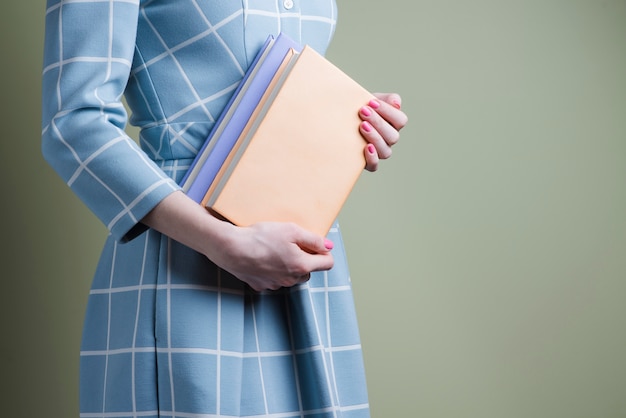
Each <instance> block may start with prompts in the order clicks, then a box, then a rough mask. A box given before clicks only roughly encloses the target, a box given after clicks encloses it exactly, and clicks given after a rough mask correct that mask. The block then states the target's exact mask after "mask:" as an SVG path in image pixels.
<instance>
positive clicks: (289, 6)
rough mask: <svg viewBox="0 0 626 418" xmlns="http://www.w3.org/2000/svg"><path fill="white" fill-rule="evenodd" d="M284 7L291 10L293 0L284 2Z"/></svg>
mask: <svg viewBox="0 0 626 418" xmlns="http://www.w3.org/2000/svg"><path fill="white" fill-rule="evenodd" d="M283 6H284V7H285V9H287V10H289V9H291V8H292V7H293V0H285V1H283Z"/></svg>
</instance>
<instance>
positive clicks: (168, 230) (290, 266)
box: [142, 93, 407, 291]
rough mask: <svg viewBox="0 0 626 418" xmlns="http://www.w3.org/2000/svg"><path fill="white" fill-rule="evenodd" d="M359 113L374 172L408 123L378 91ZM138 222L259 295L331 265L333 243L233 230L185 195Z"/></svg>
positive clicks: (272, 231)
mask: <svg viewBox="0 0 626 418" xmlns="http://www.w3.org/2000/svg"><path fill="white" fill-rule="evenodd" d="M375 97H376V99H374V100H372V101H370V102H369V103H366V104H364V106H363V107H361V108H360V109H358V113H359V116H360V118H361V124H360V126H359V129H360V132H361V135H362V136H363V138H365V140H366V142H367V144H366V145H365V148H364V154H365V161H366V164H365V169H366V170H368V171H372V172H373V171H376V170H377V169H378V166H379V163H380V160H385V159H387V158H389V157H391V148H392V147H393V146H394V145H395V144H396V143H397V142H398V140H399V138H400V134H399V131H400V130H401V129H402V128H403V127H404V125H405V124H406V123H407V116H406V114H404V112H402V110H401V109H400V108H401V98H400V96H399V95H398V94H395V93H377V94H375ZM142 222H143V223H144V224H146V225H148V226H149V227H151V228H153V229H155V230H157V231H159V232H161V233H163V234H165V235H167V236H169V237H170V238H172V239H174V240H176V241H178V242H180V243H182V244H185V245H187V246H188V247H190V248H192V249H194V250H196V251H198V252H199V253H201V254H203V255H205V256H206V257H207V258H209V259H210V260H211V261H213V262H214V263H215V264H216V265H218V266H219V267H221V268H223V269H224V270H226V271H228V272H230V273H232V274H233V275H235V277H237V278H238V279H240V280H242V281H243V282H245V283H247V284H248V285H249V286H250V287H251V288H253V289H254V290H257V291H262V290H276V289H278V288H280V287H290V286H293V285H296V284H298V283H302V282H304V281H306V280H308V279H309V277H310V273H311V272H313V271H323V270H329V269H331V268H332V267H333V256H332V254H331V252H330V250H331V249H332V247H333V244H332V242H330V241H329V240H327V239H326V238H324V237H322V236H319V235H317V234H314V233H312V232H309V231H307V230H305V229H303V228H300V227H299V226H297V225H295V224H290V223H280V222H261V223H257V224H254V225H251V226H248V227H238V226H234V225H232V224H230V223H228V222H224V221H221V220H218V219H217V218H215V217H213V216H212V215H211V214H209V212H208V211H207V210H205V209H204V208H203V207H202V206H200V205H198V204H197V203H196V202H195V201H193V200H191V199H190V198H188V197H187V196H186V195H185V194H184V193H183V192H180V191H178V192H174V193H172V194H170V195H169V196H167V197H166V198H165V199H163V200H162V201H161V202H160V203H159V204H158V205H157V206H155V208H154V209H153V210H152V211H151V212H150V213H148V215H146V216H145V217H144V218H143V219H142Z"/></svg>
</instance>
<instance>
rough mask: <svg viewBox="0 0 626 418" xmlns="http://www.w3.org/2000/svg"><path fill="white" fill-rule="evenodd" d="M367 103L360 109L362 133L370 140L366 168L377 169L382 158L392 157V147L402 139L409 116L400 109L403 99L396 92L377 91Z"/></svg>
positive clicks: (366, 152) (366, 149)
mask: <svg viewBox="0 0 626 418" xmlns="http://www.w3.org/2000/svg"><path fill="white" fill-rule="evenodd" d="M374 96H375V97H376V99H372V100H371V101H370V102H369V103H368V104H367V105H365V106H363V107H362V108H361V109H359V116H360V117H361V120H362V122H361V125H360V126H359V129H360V131H361V135H363V137H364V138H365V140H366V141H367V142H368V145H367V146H366V147H365V162H366V164H365V169H366V170H368V171H376V170H377V169H378V163H379V161H380V160H385V159H387V158H389V157H391V147H393V146H394V145H395V144H396V143H397V142H398V140H399V139H400V129H402V128H403V127H404V126H405V125H406V123H407V121H408V118H407V116H406V114H404V112H402V111H401V110H400V108H401V104H402V99H401V98H400V96H399V95H398V94H395V93H376V94H374Z"/></svg>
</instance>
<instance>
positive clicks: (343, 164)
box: [205, 46, 373, 235]
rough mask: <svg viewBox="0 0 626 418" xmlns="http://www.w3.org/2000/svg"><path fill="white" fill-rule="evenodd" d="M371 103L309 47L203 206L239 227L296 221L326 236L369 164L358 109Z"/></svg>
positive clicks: (279, 85)
mask: <svg viewBox="0 0 626 418" xmlns="http://www.w3.org/2000/svg"><path fill="white" fill-rule="evenodd" d="M371 98H373V95H372V94H371V93H369V92H368V91H367V90H366V89H365V88H363V87H362V86H360V85H359V84H358V83H357V82H356V81H354V80H353V79H351V78H350V77H349V76H347V75H346V74H345V73H344V72H342V71H341V70H340V69H339V68H337V67H336V66H334V65H333V64H332V63H331V62H330V61H328V60H327V59H326V58H324V57H323V56H321V55H320V54H319V53H317V52H316V51H314V50H313V49H312V48H310V47H308V46H305V47H304V48H303V50H302V52H301V53H299V54H297V55H296V56H295V58H294V61H293V63H292V64H291V65H290V67H289V68H287V69H286V70H285V74H283V76H282V79H281V80H280V81H279V82H278V83H277V86H276V88H275V92H274V93H273V94H272V95H271V96H270V97H269V98H268V100H267V102H266V103H265V104H261V106H262V108H261V109H260V111H259V112H258V120H256V121H253V122H251V123H252V125H251V127H250V129H249V130H247V137H245V138H240V141H242V142H241V145H240V146H239V149H238V150H237V152H236V154H235V155H234V156H233V158H232V159H230V166H229V167H228V168H226V169H225V171H224V172H223V173H222V176H221V178H220V180H219V182H218V183H217V184H216V186H215V187H214V188H212V190H211V193H210V194H209V195H208V196H207V197H206V198H205V202H206V203H205V205H206V207H207V208H208V209H209V210H210V211H211V212H213V213H214V214H216V215H217V216H220V217H222V218H224V219H227V220H228V221H230V222H232V223H234V224H236V225H240V226H247V225H251V224H253V223H256V222H260V221H281V222H294V223H296V224H298V225H300V226H301V227H303V228H305V229H308V230H310V231H313V232H315V233H318V234H320V235H326V234H327V233H328V231H329V230H330V227H331V225H332V223H333V221H334V220H335V218H336V217H337V215H338V214H339V211H340V210H341V207H342V206H343V204H344V203H345V201H346V199H347V198H348V195H349V194H350V192H351V190H352V189H353V187H354V185H355V184H356V182H357V180H358V177H359V176H360V174H361V172H362V171H363V169H364V167H365V156H364V148H365V145H366V142H365V140H364V139H363V137H362V136H361V134H360V132H359V123H360V118H359V116H358V110H359V108H360V107H362V106H363V105H364V104H366V103H367V102H368V101H369V100H370V99H371ZM255 113H257V112H255ZM216 181H217V179H216Z"/></svg>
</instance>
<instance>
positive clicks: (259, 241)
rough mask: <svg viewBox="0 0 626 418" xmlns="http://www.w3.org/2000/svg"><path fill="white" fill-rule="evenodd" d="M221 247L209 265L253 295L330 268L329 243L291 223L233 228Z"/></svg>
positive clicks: (295, 282) (297, 281) (331, 257)
mask: <svg viewBox="0 0 626 418" xmlns="http://www.w3.org/2000/svg"><path fill="white" fill-rule="evenodd" d="M225 243H226V245H225V246H224V250H223V251H222V252H221V254H219V255H217V256H213V261H214V262H215V263H216V264H218V265H219V266H220V267H222V268H223V269H225V270H227V271H229V272H230V273H232V274H234V275H235V276H236V277H237V278H238V279H240V280H242V281H244V282H246V283H247V284H248V285H249V286H250V287H252V288H253V289H254V290H257V291H261V290H266V289H270V290H276V289H278V288H280V287H291V286H294V285H296V284H299V283H303V282H306V281H307V280H309V278H310V273H311V272H312V271H320V270H328V269H330V268H332V266H333V256H332V255H331V253H330V250H331V249H332V248H333V243H332V242H331V241H329V240H328V239H325V238H323V237H320V236H318V235H316V234H314V233H312V232H309V231H307V230H304V229H302V228H300V227H299V226H297V225H295V224H291V223H280V222H262V223H258V224H254V225H252V226H249V227H235V226H233V232H232V233H231V234H229V235H228V238H227V240H226V241H225Z"/></svg>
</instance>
